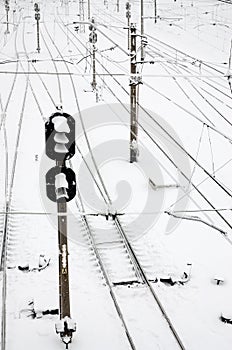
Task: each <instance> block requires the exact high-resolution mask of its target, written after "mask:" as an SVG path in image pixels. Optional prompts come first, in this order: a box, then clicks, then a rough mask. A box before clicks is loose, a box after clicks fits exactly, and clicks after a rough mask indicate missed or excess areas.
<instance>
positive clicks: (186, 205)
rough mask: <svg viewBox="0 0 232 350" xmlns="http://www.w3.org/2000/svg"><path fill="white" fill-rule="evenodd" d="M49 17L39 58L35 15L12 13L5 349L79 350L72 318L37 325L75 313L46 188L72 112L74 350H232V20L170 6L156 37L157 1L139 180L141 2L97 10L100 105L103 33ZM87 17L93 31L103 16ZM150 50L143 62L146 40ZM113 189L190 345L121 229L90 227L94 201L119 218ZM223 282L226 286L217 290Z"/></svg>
mask: <svg viewBox="0 0 232 350" xmlns="http://www.w3.org/2000/svg"><path fill="white" fill-rule="evenodd" d="M38 3H39V5H40V8H41V20H40V46H41V52H40V53H39V54H38V53H37V52H36V47H37V43H36V22H35V19H34V4H33V3H32V2H31V1H23V0H18V1H15V2H13V1H10V12H9V28H10V33H9V34H7V33H6V32H5V30H6V22H5V21H6V20H5V7H4V3H3V2H2V4H1V5H0V16H1V23H0V32H1V37H0V46H1V50H0V63H1V64H0V77H1V86H0V108H1V123H0V126H1V130H0V152H1V153H0V154H1V170H0V184H1V186H0V208H1V214H0V239H1V240H2V239H3V237H4V233H6V234H7V241H6V270H5V273H4V272H2V271H1V282H0V283H1V286H0V287H1V290H2V298H1V310H2V317H1V342H2V343H1V345H2V349H3V350H5V349H7V350H16V349H17V350H21V349H26V350H27V349H31V348H32V347H33V348H34V349H35V350H37V349H38V350H39V349H40V350H41V348H43V349H63V348H64V344H62V343H61V341H60V339H59V337H58V336H57V335H56V333H55V322H56V321H57V319H58V316H51V315H50V316H44V317H43V318H35V319H33V318H32V317H30V313H29V312H28V311H27V310H26V309H28V308H29V306H28V305H29V303H30V302H31V301H32V300H33V301H34V306H35V310H40V311H41V310H47V309H56V308H58V307H59V271H58V239H57V216H56V205H55V204H54V203H52V202H50V201H49V200H48V199H47V198H46V193H45V190H46V184H45V174H46V172H47V171H48V170H49V169H50V168H51V167H52V166H54V165H55V162H53V161H51V160H49V159H48V158H47V157H46V155H45V129H44V124H45V121H46V120H47V119H48V118H49V116H50V115H51V114H52V113H54V112H55V111H56V106H57V105H59V104H61V105H62V106H63V110H64V112H67V113H70V114H71V115H73V116H74V117H75V120H76V135H77V138H76V143H77V145H78V149H77V150H76V155H75V156H74V158H72V161H71V166H72V167H73V169H74V170H75V172H76V174H77V185H78V191H79V196H78V197H76V200H73V201H72V202H70V203H69V204H68V207H69V212H68V214H69V215H68V235H69V268H70V298H71V315H72V318H74V319H75V320H76V321H77V332H76V333H75V334H74V339H73V343H72V344H71V346H70V348H72V349H81V350H90V349H91V350H105V349H115V350H126V349H131V348H132V349H133V346H132V343H133V344H134V349H137V350H142V349H143V350H144V349H146V350H149V349H165V350H169V349H170V350H172V349H177V348H182V349H189V350H199V349H215V350H216V349H222V350H227V349H230V344H231V341H232V325H231V324H225V323H222V322H221V320H220V316H221V314H223V315H225V316H228V318H230V317H231V318H232V307H231V302H230V296H231V292H232V279H231V269H232V259H231V257H232V236H231V235H232V232H231V228H232V221H231V209H232V207H231V196H232V191H231V180H230V179H231V160H232V158H231V142H232V137H231V131H230V129H231V126H232V123H231V109H232V101H231V91H230V86H229V79H228V74H229V75H230V74H231V67H230V66H229V61H230V48H231V34H232V21H231V18H232V17H231V15H232V4H229V3H225V2H221V1H216V0H207V1H202V0H188V1H184V0H183V1H180V0H177V1H171V0H165V1H164V0H157V16H158V18H157V23H154V18H148V17H152V16H154V2H153V1H144V17H145V19H144V22H145V26H144V27H145V28H144V33H145V35H146V36H147V41H148V43H147V46H146V49H145V51H146V56H145V63H144V64H143V65H141V64H139V63H138V64H137V69H138V72H140V73H141V75H143V79H142V80H143V84H142V85H139V88H138V98H139V103H140V108H138V115H139V159H138V163H133V164H130V163H129V129H130V126H129V122H130V119H129V117H130V115H129V112H130V97H129V69H130V57H129V55H128V53H129V51H128V47H127V43H128V37H127V29H126V28H125V27H126V26H127V19H126V16H125V2H122V3H121V1H120V2H119V12H117V6H116V2H111V1H110V0H109V1H105V2H104V3H103V1H101V2H99V1H94V0H91V8H90V9H91V16H94V18H95V21H96V23H97V28H98V29H97V33H98V41H97V43H96V47H97V51H96V72H97V74H96V80H97V94H96V93H94V92H92V87H91V81H92V56H91V54H90V50H91V46H90V44H89V43H88V38H89V29H88V26H87V25H86V27H85V32H81V31H80V30H79V32H78V33H77V32H76V31H75V30H74V26H76V25H74V24H73V22H75V21H78V20H79V18H80V17H79V16H78V14H79V2H78V1H69V2H67V1H50V0H49V1H38ZM130 3H131V13H132V18H131V22H132V23H136V24H137V30H138V34H140V2H138V1H131V2H130ZM84 10H85V19H86V16H87V3H84ZM137 49H138V50H137V61H140V54H141V50H140V36H138V37H137ZM151 61H152V64H151ZM57 73H59V74H57ZM111 74H113V76H112V75H111ZM96 99H97V100H98V101H97V102H96ZM83 125H84V129H85V132H84V129H83ZM87 140H88V142H89V144H90V146H91V150H92V153H91V152H90V150H89V147H88V144H87ZM78 150H80V152H81V153H80V152H79V151H78ZM93 157H94V159H95V161H96V164H97V166H98V169H99V171H100V174H101V178H102V179H103V182H104V186H103V183H102V182H101V181H100V178H99V176H98V174H97V171H96V167H95V166H94V163H93ZM83 159H84V160H83ZM196 163H197V164H196ZM86 164H87V165H88V168H87V167H86ZM89 170H91V173H90V172H89ZM93 177H94V180H93ZM149 179H151V180H152V181H153V183H154V184H155V185H157V186H158V188H154V186H153V187H152V186H151V184H149ZM169 185H171V187H170V186H169ZM159 186H160V187H159ZM104 187H105V189H106V190H107V192H108V194H109V197H110V198H111V200H112V202H113V204H112V207H113V210H114V209H116V210H117V212H118V213H119V214H121V215H120V216H118V218H119V223H120V224H121V226H122V228H123V229H124V231H125V234H126V236H127V238H128V241H129V243H130V245H131V249H132V251H133V252H134V254H135V256H136V258H137V259H138V262H139V264H140V265H141V267H142V269H143V271H144V273H145V275H146V277H147V279H148V281H149V285H150V287H151V289H152V291H154V293H155V295H156V296H157V298H158V300H159V302H160V303H161V304H162V307H163V309H164V310H165V312H166V315H167V317H168V319H169V320H170V322H171V324H172V325H173V327H174V329H175V331H176V333H177V334H178V337H179V338H180V340H181V344H182V345H180V344H178V342H177V340H176V338H175V337H174V335H173V332H172V330H171V328H170V326H169V324H168V322H167V320H166V319H165V317H164V316H163V315H162V313H161V311H160V308H159V306H158V304H157V302H156V301H155V299H154V297H153V296H152V293H151V290H150V289H149V287H148V285H147V286H146V285H145V284H143V283H141V276H138V273H137V271H136V270H135V269H134V265H133V264H132V265H131V255H130V248H128V246H126V244H125V241H124V242H123V240H122V237H121V236H120V234H119V231H118V230H117V227H116V226H115V223H114V222H113V221H112V219H111V218H110V219H109V221H106V220H105V217H104V216H89V215H86V216H85V217H86V219H87V221H88V223H89V228H90V230H88V227H87V226H86V224H85V221H84V220H83V215H81V213H80V208H81V202H80V198H81V200H82V204H83V208H82V209H83V210H84V214H97V213H101V214H104V213H105V212H106V210H107V205H106V203H105V202H104V201H103V198H102V195H101V193H102V194H103V197H107V195H106V193H105V190H104ZM99 189H100V190H99ZM82 209H81V210H82ZM111 209H112V208H111ZM216 209H217V210H216ZM218 209H219V211H218ZM6 210H8V211H9V212H10V213H9V214H8V215H5V214H4V213H5V211H6ZM12 212H14V213H12ZM170 214H172V215H174V216H176V217H173V216H172V215H170ZM4 229H6V230H5V231H4ZM94 243H95V245H94ZM0 247H1V250H2V241H1V246H0ZM40 254H45V256H46V257H49V258H51V263H50V265H49V266H48V267H47V268H46V269H45V270H43V271H40V272H39V271H31V272H23V271H20V270H19V269H18V266H23V265H26V264H29V267H30V269H33V268H36V267H38V260H39V256H40ZM99 259H100V260H99ZM99 261H101V262H102V264H103V265H101V263H99ZM189 264H191V274H190V280H189V281H188V282H187V283H185V284H180V283H176V284H174V285H173V286H170V285H167V284H164V283H162V282H161V281H160V278H161V279H162V278H165V277H172V278H173V279H174V280H181V277H182V275H183V273H184V272H187V273H188V274H189V272H190V265H189ZM135 266H136V264H135ZM107 277H108V279H107ZM217 277H218V278H221V279H223V280H224V283H223V284H220V285H217V284H216V282H215V280H214V278H217ZM156 279H158V281H156ZM134 280H135V283H133V284H122V285H117V283H118V282H120V281H121V282H128V281H134ZM107 282H109V284H110V286H109V285H108V284H107ZM5 294H6V299H5ZM114 298H115V299H114ZM115 300H116V302H117V305H118V307H119V309H120V311H121V313H122V315H123V319H122V318H121V319H120V317H119V312H118V311H119V310H118V309H117V306H116V303H115ZM3 326H5V331H6V332H5V334H6V338H5V339H4V328H3ZM125 326H126V328H125ZM128 333H129V335H130V337H131V339H132V342H130V341H128ZM4 346H5V347H4Z"/></svg>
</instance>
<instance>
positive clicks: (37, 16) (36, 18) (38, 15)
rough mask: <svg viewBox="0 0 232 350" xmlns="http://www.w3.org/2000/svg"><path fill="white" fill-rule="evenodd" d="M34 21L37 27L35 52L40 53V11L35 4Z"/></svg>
mask: <svg viewBox="0 0 232 350" xmlns="http://www.w3.org/2000/svg"><path fill="white" fill-rule="evenodd" d="M34 10H35V20H36V25H37V51H38V53H40V39H39V21H40V9H39V5H38V4H37V3H35V4H34Z"/></svg>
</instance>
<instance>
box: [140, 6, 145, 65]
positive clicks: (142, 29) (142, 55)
mask: <svg viewBox="0 0 232 350" xmlns="http://www.w3.org/2000/svg"><path fill="white" fill-rule="evenodd" d="M140 1H141V10H140V12H141V61H143V60H144V47H143V45H142V39H143V34H144V18H143V0H140Z"/></svg>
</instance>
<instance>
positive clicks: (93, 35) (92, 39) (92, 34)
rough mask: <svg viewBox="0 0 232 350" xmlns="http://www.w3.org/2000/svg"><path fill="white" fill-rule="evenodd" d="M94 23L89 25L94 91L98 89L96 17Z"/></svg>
mask: <svg viewBox="0 0 232 350" xmlns="http://www.w3.org/2000/svg"><path fill="white" fill-rule="evenodd" d="M91 22H92V24H90V25H89V30H90V33H89V42H90V43H91V44H92V55H93V81H92V83H91V85H92V88H93V91H95V90H96V87H97V82H96V46H95V44H96V42H97V33H96V27H95V21H94V18H92V20H91Z"/></svg>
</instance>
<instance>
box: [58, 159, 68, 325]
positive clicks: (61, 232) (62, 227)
mask: <svg viewBox="0 0 232 350" xmlns="http://www.w3.org/2000/svg"><path fill="white" fill-rule="evenodd" d="M56 164H57V165H58V166H60V167H62V166H63V161H61V162H60V161H57V162H56ZM57 212H58V245H59V299H60V319H63V318H64V317H65V316H68V317H70V296H69V269H68V239H67V234H68V230H67V203H66V199H65V198H63V197H62V198H60V199H58V200H57Z"/></svg>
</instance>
